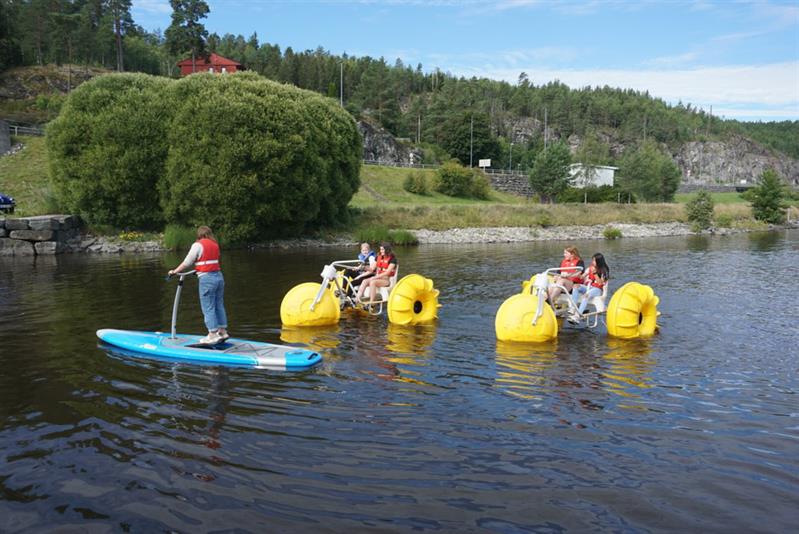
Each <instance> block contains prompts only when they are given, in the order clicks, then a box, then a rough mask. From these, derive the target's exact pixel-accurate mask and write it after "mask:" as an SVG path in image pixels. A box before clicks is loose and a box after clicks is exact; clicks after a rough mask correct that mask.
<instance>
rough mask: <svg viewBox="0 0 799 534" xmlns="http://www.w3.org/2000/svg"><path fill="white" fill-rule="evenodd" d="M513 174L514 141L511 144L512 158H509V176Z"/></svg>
mask: <svg viewBox="0 0 799 534" xmlns="http://www.w3.org/2000/svg"><path fill="white" fill-rule="evenodd" d="M512 173H513V141H511V142H510V156H509V157H508V174H512Z"/></svg>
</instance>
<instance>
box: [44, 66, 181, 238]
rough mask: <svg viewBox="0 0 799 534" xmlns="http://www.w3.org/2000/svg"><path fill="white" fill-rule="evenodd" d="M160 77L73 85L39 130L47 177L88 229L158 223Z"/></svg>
mask: <svg viewBox="0 0 799 534" xmlns="http://www.w3.org/2000/svg"><path fill="white" fill-rule="evenodd" d="M169 83H170V82H169V80H167V79H166V78H156V77H153V76H147V75H145V74H112V75H108V76H101V77H98V78H94V79H93V80H91V81H88V82H86V83H84V84H81V85H80V86H79V87H78V88H77V89H75V90H74V91H73V92H72V93H71V94H70V96H69V98H67V100H66V102H65V103H64V105H63V106H62V109H61V113H60V114H59V116H58V118H57V119H56V120H54V121H53V122H52V123H51V124H50V126H49V128H48V130H47V148H48V154H49V165H50V176H51V179H52V181H53V185H54V189H55V190H56V191H57V192H58V195H59V197H60V200H61V203H62V204H63V206H64V208H65V209H67V210H69V211H72V212H74V213H79V214H80V215H81V216H82V217H83V218H84V219H85V220H86V221H87V222H89V223H91V224H101V225H111V226H114V227H117V228H139V229H153V228H157V227H159V226H161V225H162V224H163V214H162V212H161V207H160V206H159V203H158V193H157V191H158V187H157V185H158V181H159V179H160V178H161V176H162V175H163V174H164V162H165V160H166V156H167V152H168V145H167V143H166V132H167V130H168V125H169V108H168V106H167V102H166V101H164V100H163V99H162V98H161V95H163V94H164V93H165V91H166V89H167V87H168V85H169Z"/></svg>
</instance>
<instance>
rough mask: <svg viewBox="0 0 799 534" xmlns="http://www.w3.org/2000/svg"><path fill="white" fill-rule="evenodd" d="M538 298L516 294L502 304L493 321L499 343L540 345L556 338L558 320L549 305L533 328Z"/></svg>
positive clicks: (544, 308)
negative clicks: (511, 342) (517, 342)
mask: <svg viewBox="0 0 799 534" xmlns="http://www.w3.org/2000/svg"><path fill="white" fill-rule="evenodd" d="M537 310H538V296H536V295H530V294H523V293H518V294H516V295H513V296H512V297H510V298H508V299H507V300H506V301H505V302H503V303H502V306H500V307H499V310H498V311H497V316H496V319H495V320H494V328H495V329H496V332H497V339H498V340H499V341H519V342H528V343H542V342H544V341H550V340H552V339H556V338H557V337H558V320H557V318H555V312H553V311H552V307H551V306H550V305H549V304H546V303H545V304H544V306H543V308H542V312H543V313H542V314H541V317H539V318H538V321H536V323H535V326H533V317H535V314H536V311H537Z"/></svg>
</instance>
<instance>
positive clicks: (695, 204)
mask: <svg viewBox="0 0 799 534" xmlns="http://www.w3.org/2000/svg"><path fill="white" fill-rule="evenodd" d="M713 208H714V203H713V197H711V196H710V193H709V192H707V191H705V190H704V189H703V190H701V191H697V193H696V195H695V196H694V197H693V198H692V199H691V200H689V201H688V203H687V204H686V205H685V213H686V215H687V216H688V220H689V221H691V222H692V223H694V224H695V225H696V227H697V228H699V229H702V230H704V229H705V228H710V226H711V225H712V224H713Z"/></svg>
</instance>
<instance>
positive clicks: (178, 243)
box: [164, 224, 197, 250]
mask: <svg viewBox="0 0 799 534" xmlns="http://www.w3.org/2000/svg"><path fill="white" fill-rule="evenodd" d="M196 240H197V234H196V230H195V229H194V228H188V227H186V226H179V225H177V224H169V225H167V227H166V228H165V229H164V246H165V247H166V248H168V249H171V250H183V249H188V248H189V247H190V246H191V245H192V243H194V241H196Z"/></svg>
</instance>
